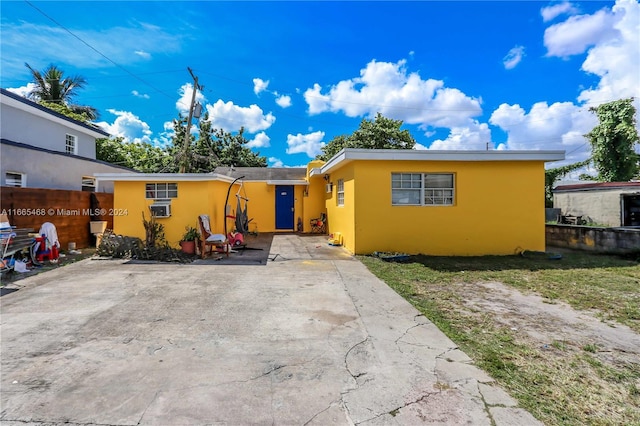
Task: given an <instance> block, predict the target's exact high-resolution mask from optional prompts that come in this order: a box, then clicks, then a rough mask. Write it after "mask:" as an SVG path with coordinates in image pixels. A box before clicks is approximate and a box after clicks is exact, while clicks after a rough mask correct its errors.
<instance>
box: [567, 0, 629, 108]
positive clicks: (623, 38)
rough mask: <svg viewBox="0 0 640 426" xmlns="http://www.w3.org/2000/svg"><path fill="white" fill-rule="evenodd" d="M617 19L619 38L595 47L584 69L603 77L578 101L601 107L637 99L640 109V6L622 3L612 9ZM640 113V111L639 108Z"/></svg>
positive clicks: (603, 41)
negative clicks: (610, 103)
mask: <svg viewBox="0 0 640 426" xmlns="http://www.w3.org/2000/svg"><path fill="white" fill-rule="evenodd" d="M612 13H613V15H614V16H616V17H617V18H616V19H612V21H614V24H613V31H614V32H615V33H616V34H618V37H616V38H615V39H604V40H602V41H600V42H599V43H598V44H597V45H596V46H595V47H593V48H592V49H591V50H590V51H589V53H588V55H587V58H586V60H585V61H584V63H583V64H582V70H584V71H586V72H588V73H591V74H595V75H597V76H599V77H600V81H599V82H598V85H597V87H595V88H589V89H587V90H584V91H583V92H582V93H580V96H579V97H578V100H580V101H584V102H589V103H592V104H599V103H602V102H607V101H612V100H616V99H621V98H628V97H635V98H636V103H635V106H636V108H637V109H638V107H640V48H638V46H640V4H639V3H638V2H636V1H626V0H619V1H618V2H617V3H616V4H615V5H614V6H613V9H612ZM638 110H640V109H638Z"/></svg>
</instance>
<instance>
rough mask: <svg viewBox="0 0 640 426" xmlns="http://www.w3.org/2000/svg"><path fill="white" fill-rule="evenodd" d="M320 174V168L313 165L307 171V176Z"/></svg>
mask: <svg viewBox="0 0 640 426" xmlns="http://www.w3.org/2000/svg"><path fill="white" fill-rule="evenodd" d="M314 176H322V168H320V167H314V168H313V169H311V170H310V171H309V177H314Z"/></svg>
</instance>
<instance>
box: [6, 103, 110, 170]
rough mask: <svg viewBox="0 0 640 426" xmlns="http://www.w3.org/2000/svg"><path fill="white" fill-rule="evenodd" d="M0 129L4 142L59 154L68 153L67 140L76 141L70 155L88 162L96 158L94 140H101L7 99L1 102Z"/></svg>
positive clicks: (91, 132) (96, 135)
mask: <svg viewBox="0 0 640 426" xmlns="http://www.w3.org/2000/svg"><path fill="white" fill-rule="evenodd" d="M0 129H2V130H1V132H2V138H3V139H8V140H11V141H13V142H20V143H24V144H29V145H33V146H35V147H39V148H45V149H50V150H53V151H59V152H68V150H69V148H68V146H69V140H70V139H75V144H76V146H75V148H74V152H70V153H71V154H75V155H79V156H81V157H86V158H91V159H95V158H96V142H95V140H96V137H104V136H103V135H99V134H95V133H94V132H93V131H92V130H90V129H87V128H85V127H84V126H80V125H78V124H75V123H73V122H71V121H69V120H65V119H64V118H61V117H57V116H54V115H51V114H48V113H46V112H43V111H41V110H39V109H37V108H33V107H31V106H28V105H26V106H25V105H24V104H20V103H19V102H18V101H16V100H14V99H11V98H9V97H6V96H3V99H2V113H1V114H0ZM70 136H71V137H70Z"/></svg>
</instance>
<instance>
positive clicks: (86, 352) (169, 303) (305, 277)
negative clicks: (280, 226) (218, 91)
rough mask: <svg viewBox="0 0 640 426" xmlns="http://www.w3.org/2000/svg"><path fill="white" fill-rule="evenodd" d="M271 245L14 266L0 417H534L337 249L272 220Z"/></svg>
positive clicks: (24, 420)
mask: <svg viewBox="0 0 640 426" xmlns="http://www.w3.org/2000/svg"><path fill="white" fill-rule="evenodd" d="M276 254H277V255H278V256H276ZM270 258H271V259H273V260H272V261H269V262H268V263H267V264H266V265H263V266H237V265H216V264H213V265H202V264H200V265H197V264H190V265H166V264H128V263H126V262H122V261H116V260H108V261H105V260H95V259H87V260H84V261H81V262H78V263H75V264H72V265H68V266H65V267H63V268H59V269H56V270H53V271H49V272H45V273H42V274H39V275H36V276H34V277H30V278H27V279H25V280H21V281H20V283H19V284H20V285H21V286H24V288H22V289H21V290H19V291H17V292H15V293H11V294H9V295H6V296H3V297H2V298H1V299H0V302H1V303H2V324H1V328H0V331H1V333H2V334H1V339H2V372H1V374H2V375H1V386H2V387H1V403H2V407H1V412H0V420H1V421H2V424H3V425H18V424H19V425H24V424H42V423H44V424H58V423H70V424H83V425H87V424H100V425H139V424H156V425H187V424H232V425H235V424H238V425H240V424H281V425H288V424H291V425H306V424H314V425H334V424H335V425H343V424H344V425H349V424H363V425H380V424H402V425H408V424H417V423H431V424H473V425H490V424H492V422H493V424H496V425H498V426H501V425H517V424H522V425H531V424H536V423H537V422H536V421H535V419H533V417H532V416H531V415H530V414H529V413H528V412H526V411H524V410H522V409H520V408H518V407H517V406H516V403H515V401H513V400H512V399H511V398H510V397H509V396H508V395H506V394H505V393H504V392H503V391H502V390H501V389H500V388H498V387H497V386H495V385H494V384H493V383H492V380H491V379H490V378H489V377H488V376H487V375H486V374H485V373H483V372H482V371H480V370H479V369H477V368H476V367H474V366H473V365H472V363H471V360H470V359H469V358H468V357H467V356H466V355H465V354H464V353H462V352H461V351H460V350H458V349H457V347H456V345H455V344H453V343H452V342H451V341H450V340H449V339H448V338H447V337H445V336H444V335H443V334H442V333H441V332H440V331H439V330H438V329H437V328H436V327H435V326H434V325H433V324H431V323H430V322H429V321H428V320H427V319H426V318H424V317H423V316H421V315H420V314H419V313H418V312H417V311H416V310H415V309H414V308H413V307H412V306H410V305H409V304H408V303H407V302H405V301H404V300H403V299H402V298H401V297H399V296H398V295H397V294H396V293H395V292H393V291H392V290H391V289H389V288H388V287H387V286H386V285H385V284H384V283H382V282H381V281H379V280H378V279H376V278H375V277H374V276H373V275H372V274H371V273H370V272H368V270H367V269H366V268H365V267H364V266H363V265H362V264H361V263H360V262H358V261H357V260H355V259H353V258H352V257H351V256H349V255H348V254H347V253H346V252H345V251H344V250H343V249H341V248H338V247H335V248H331V249H330V250H328V249H327V245H326V240H325V239H324V238H322V237H298V236H296V235H276V236H275V237H274V239H273V244H272V246H271V254H270Z"/></svg>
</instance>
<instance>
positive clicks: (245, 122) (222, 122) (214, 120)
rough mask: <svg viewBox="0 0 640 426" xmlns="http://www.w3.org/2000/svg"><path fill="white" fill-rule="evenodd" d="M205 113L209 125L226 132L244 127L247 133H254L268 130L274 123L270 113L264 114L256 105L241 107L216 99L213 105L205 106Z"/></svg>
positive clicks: (273, 117)
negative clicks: (206, 113) (207, 114)
mask: <svg viewBox="0 0 640 426" xmlns="http://www.w3.org/2000/svg"><path fill="white" fill-rule="evenodd" d="M207 111H208V112H209V120H210V121H211V125H212V126H213V127H214V128H216V129H224V130H226V131H236V130H239V129H240V128H241V127H244V128H245V129H246V130H247V131H248V132H249V133H256V132H259V131H260V130H266V129H268V128H269V127H271V125H272V124H273V123H275V121H276V118H275V116H274V115H273V114H272V113H268V114H264V112H263V111H262V109H261V108H260V107H259V106H258V105H255V104H254V105H251V106H249V107H241V106H238V105H235V104H234V103H233V102H231V101H229V102H226V103H225V102H224V101H222V99H218V100H217V101H216V103H215V104H213V105H207Z"/></svg>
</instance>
